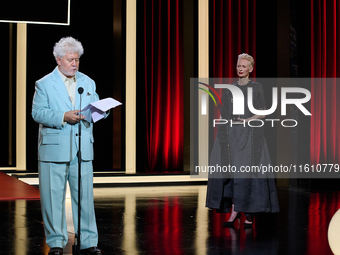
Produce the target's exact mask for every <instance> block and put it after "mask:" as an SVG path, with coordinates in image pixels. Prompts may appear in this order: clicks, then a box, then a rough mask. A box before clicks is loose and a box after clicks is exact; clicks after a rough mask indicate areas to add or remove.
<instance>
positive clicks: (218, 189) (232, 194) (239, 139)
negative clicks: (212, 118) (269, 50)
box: [206, 81, 279, 214]
mask: <svg viewBox="0 0 340 255" xmlns="http://www.w3.org/2000/svg"><path fill="white" fill-rule="evenodd" d="M234 85H235V86H237V87H238V88H240V89H241V90H242V92H243V94H244V98H245V100H244V107H245V108H244V109H245V111H244V115H243V116H240V117H241V118H244V119H246V118H249V117H251V116H253V115H254V114H253V113H251V112H250V110H249V108H248V103H247V93H248V92H247V88H249V87H252V88H253V105H254V107H255V108H256V109H265V101H264V94H263V89H262V85H261V84H260V83H257V82H253V81H249V83H248V84H246V85H244V86H240V85H238V84H237V83H236V84H234ZM220 112H221V117H222V119H227V120H230V119H232V95H231V93H230V91H229V90H227V89H225V91H224V92H223V95H222V106H220ZM217 126H218V131H217V136H216V139H215V143H214V146H213V150H212V152H211V156H210V165H211V166H216V165H219V166H229V165H230V166H234V167H236V169H237V170H239V169H240V167H241V166H243V167H244V166H260V165H261V164H262V165H270V164H271V161H270V157H269V152H268V148H267V143H266V140H265V136H264V133H263V132H264V130H263V127H250V126H249V125H247V124H246V125H245V126H243V125H233V126H232V127H230V126H229V125H217ZM252 126H255V122H254V124H252ZM219 177H220V176H214V175H210V176H209V179H208V187H207V200H206V206H207V207H209V208H213V209H216V210H217V212H221V213H227V212H230V208H231V202H232V199H234V208H235V209H234V210H235V211H237V212H245V213H246V214H252V213H276V212H279V203H278V199H277V193H276V184H275V179H274V178H273V177H274V176H273V175H272V174H267V175H262V174H259V173H256V172H255V173H247V175H246V176H245V175H244V173H239V172H235V173H232V174H229V175H228V176H224V177H223V178H219Z"/></svg>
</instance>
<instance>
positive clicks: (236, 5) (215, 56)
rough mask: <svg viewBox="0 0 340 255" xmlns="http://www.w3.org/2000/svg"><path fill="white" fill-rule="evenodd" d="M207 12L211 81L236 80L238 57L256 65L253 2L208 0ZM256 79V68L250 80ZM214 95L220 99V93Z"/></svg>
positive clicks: (254, 11)
mask: <svg viewBox="0 0 340 255" xmlns="http://www.w3.org/2000/svg"><path fill="white" fill-rule="evenodd" d="M210 9H211V10H210V21H209V22H210V37H211V40H210V65H209V66H210V72H209V73H210V77H214V78H235V77H237V74H236V63H237V56H238V55H239V54H241V53H248V54H250V55H252V56H253V58H254V59H255V65H256V0H245V1H233V0H211V1H210ZM263 57H266V56H263ZM255 76H256V68H254V71H253V72H252V73H251V75H250V78H254V77H255ZM231 80H232V79H230V81H231ZM217 92H218V93H219V95H220V96H221V97H222V89H217ZM211 107H213V108H214V113H213V115H214V116H213V118H214V119H218V118H220V112H219V110H218V109H217V108H216V107H214V106H213V105H212V104H211ZM216 133H217V130H215V131H214V137H216Z"/></svg>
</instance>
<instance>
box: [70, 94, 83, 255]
mask: <svg viewBox="0 0 340 255" xmlns="http://www.w3.org/2000/svg"><path fill="white" fill-rule="evenodd" d="M83 92H84V89H83V88H82V87H79V88H78V93H79V97H80V98H79V100H80V106H79V108H80V110H81V94H83ZM80 116H81V113H80V112H79V123H78V139H79V142H78V144H79V145H78V146H79V147H78V233H77V234H75V244H74V245H73V249H72V254H77V255H80V221H81V198H80V189H81V118H80Z"/></svg>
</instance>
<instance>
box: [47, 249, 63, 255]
mask: <svg viewBox="0 0 340 255" xmlns="http://www.w3.org/2000/svg"><path fill="white" fill-rule="evenodd" d="M48 255H63V248H59V247H53V248H51V249H50V251H49V252H48Z"/></svg>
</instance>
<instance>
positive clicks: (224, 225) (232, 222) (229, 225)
mask: <svg viewBox="0 0 340 255" xmlns="http://www.w3.org/2000/svg"><path fill="white" fill-rule="evenodd" d="M240 218H241V213H240V212H239V213H238V214H237V215H236V217H235V219H234V220H233V221H226V222H224V223H223V227H225V228H233V227H234V222H235V221H236V220H239V219H240Z"/></svg>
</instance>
